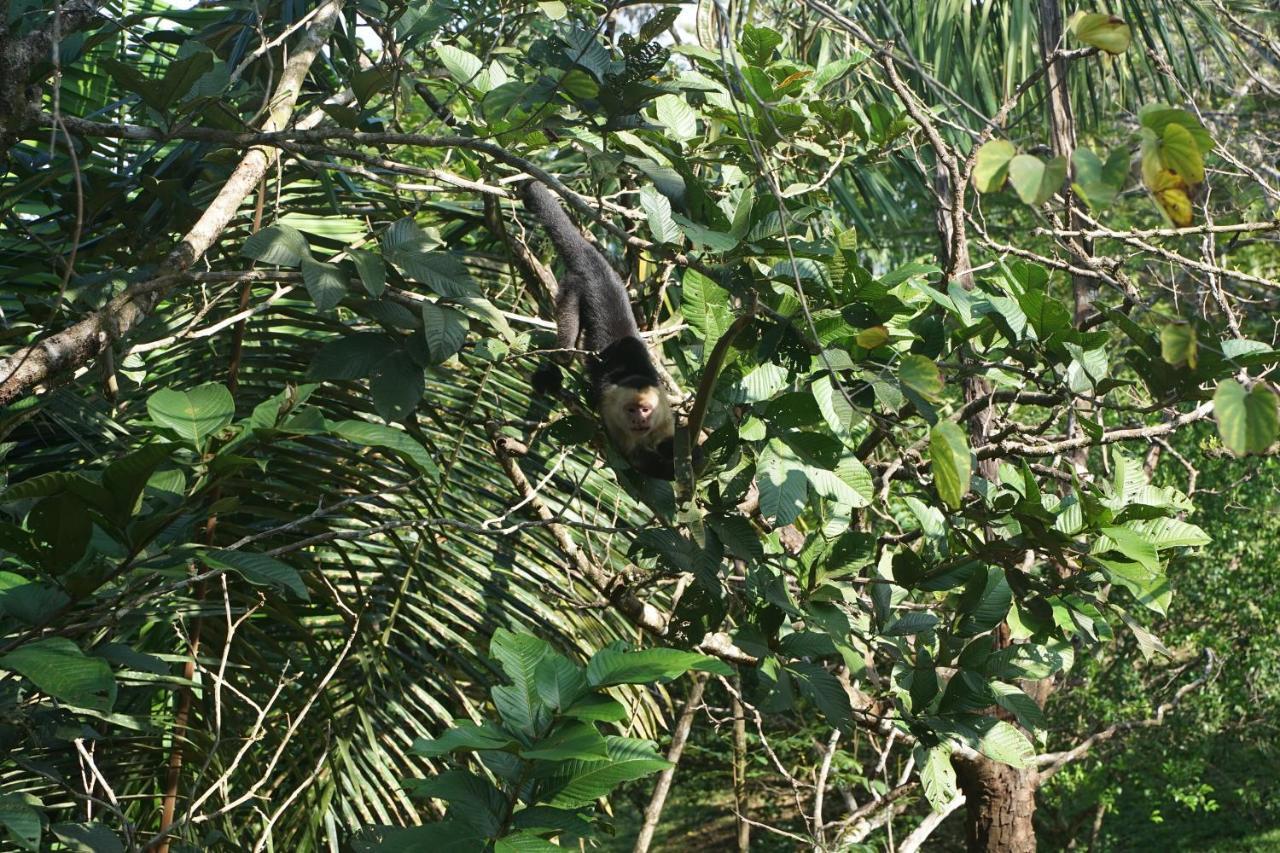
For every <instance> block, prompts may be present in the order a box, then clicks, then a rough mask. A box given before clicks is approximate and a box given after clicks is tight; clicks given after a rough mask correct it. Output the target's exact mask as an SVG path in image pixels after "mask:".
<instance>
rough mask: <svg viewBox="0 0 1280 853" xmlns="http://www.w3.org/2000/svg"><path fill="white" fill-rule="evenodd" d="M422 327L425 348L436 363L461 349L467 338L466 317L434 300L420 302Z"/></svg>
mask: <svg viewBox="0 0 1280 853" xmlns="http://www.w3.org/2000/svg"><path fill="white" fill-rule="evenodd" d="M422 328H423V332H424V333H425V334H426V336H427V350H428V351H429V352H430V353H431V360H432V361H433V362H436V363H437V364H438V363H440V362H442V361H446V360H448V359H449V358H451V357H452V356H453V354H454V353H456V352H457V351H458V350H460V349H462V344H463V342H464V341H465V340H466V339H467V318H466V317H465V316H463V315H462V314H461V313H459V312H458V311H455V310H453V309H452V308H447V307H445V306H443V305H437V304H436V303H434V302H423V303H422Z"/></svg>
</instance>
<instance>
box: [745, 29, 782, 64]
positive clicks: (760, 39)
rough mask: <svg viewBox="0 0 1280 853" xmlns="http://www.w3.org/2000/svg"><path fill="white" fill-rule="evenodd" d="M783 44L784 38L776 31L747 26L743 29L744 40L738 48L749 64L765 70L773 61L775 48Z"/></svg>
mask: <svg viewBox="0 0 1280 853" xmlns="http://www.w3.org/2000/svg"><path fill="white" fill-rule="evenodd" d="M781 44H782V36H781V35H779V34H778V33H777V32H776V31H775V30H771V29H769V28H768V27H754V26H752V25H751V24H747V25H745V26H744V27H743V28H742V40H741V41H739V43H738V46H739V47H740V48H741V49H742V55H743V56H745V57H746V58H747V61H748V62H750V63H751V64H752V65H756V66H759V67H761V68H763V67H765V66H766V65H768V64H769V63H770V61H772V59H773V51H774V48H776V47H778V46H779V45H781Z"/></svg>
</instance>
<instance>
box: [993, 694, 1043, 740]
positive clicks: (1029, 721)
mask: <svg viewBox="0 0 1280 853" xmlns="http://www.w3.org/2000/svg"><path fill="white" fill-rule="evenodd" d="M987 686H988V687H989V688H990V689H991V692H992V693H994V694H995V697H996V704H997V705H999V706H1000V707H1001V708H1004V709H1005V710H1006V711H1009V712H1010V713H1012V714H1013V715H1014V716H1015V717H1017V719H1018V724H1019V725H1021V726H1022V727H1023V728H1024V729H1028V730H1030V731H1032V732H1036V733H1037V734H1038V736H1041V737H1042V736H1043V732H1045V731H1046V730H1047V729H1048V725H1049V724H1048V721H1047V720H1046V719H1045V716H1044V711H1042V710H1041V709H1040V706H1039V705H1037V704H1036V700H1034V699H1032V698H1031V697H1030V696H1028V695H1027V694H1026V693H1024V692H1022V690H1021V689H1020V688H1018V687H1016V686H1014V685H1012V684H1005V683H1004V682H1002V681H992V682H989V683H988V684H987Z"/></svg>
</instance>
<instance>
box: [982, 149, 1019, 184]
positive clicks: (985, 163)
mask: <svg viewBox="0 0 1280 853" xmlns="http://www.w3.org/2000/svg"><path fill="white" fill-rule="evenodd" d="M1017 153H1018V149H1017V148H1016V147H1015V146H1014V144H1013V143H1012V142H1009V141H1007V140H1004V139H993V140H991V141H990V142H987V143H986V144H984V145H983V146H982V147H981V148H979V149H978V157H977V159H976V160H974V163H973V184H974V186H975V187H977V188H978V192H980V193H989V192H995V191H996V190H998V189H1000V188H1001V187H1002V186H1004V181H1005V178H1007V177H1008V176H1009V161H1010V160H1012V159H1013V158H1014V155H1016V154H1017Z"/></svg>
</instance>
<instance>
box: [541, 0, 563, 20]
mask: <svg viewBox="0 0 1280 853" xmlns="http://www.w3.org/2000/svg"><path fill="white" fill-rule="evenodd" d="M538 8H539V9H541V10H542V14H544V15H546V16H547V17H548V18H550V19H551V20H553V21H559V20H560V19H562V18H563V17H564V16H565V15H567V14H569V8H568V7H567V6H565V5H564V3H563V2H562V0H539V3H538Z"/></svg>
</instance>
